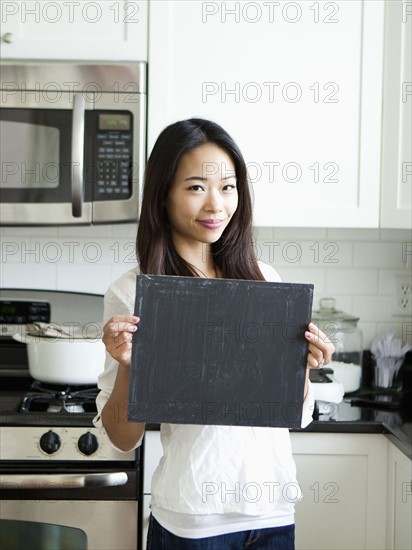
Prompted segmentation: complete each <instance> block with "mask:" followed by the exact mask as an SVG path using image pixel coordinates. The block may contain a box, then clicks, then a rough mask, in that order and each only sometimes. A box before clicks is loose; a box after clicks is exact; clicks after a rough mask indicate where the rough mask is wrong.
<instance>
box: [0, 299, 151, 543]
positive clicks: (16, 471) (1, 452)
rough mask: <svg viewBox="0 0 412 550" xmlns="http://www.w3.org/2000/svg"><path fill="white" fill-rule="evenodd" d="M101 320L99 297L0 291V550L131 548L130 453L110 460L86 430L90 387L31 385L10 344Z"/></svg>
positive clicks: (134, 455)
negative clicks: (34, 330) (41, 327)
mask: <svg viewBox="0 0 412 550" xmlns="http://www.w3.org/2000/svg"><path fill="white" fill-rule="evenodd" d="M39 304H41V305H42V307H41V308H40V307H39ZM102 315H103V296H98V295H91V294H90V295H86V294H80V293H73V292H70V293H65V292H57V291H43V290H20V289H12V290H8V289H1V290H0V489H1V505H0V545H1V544H3V546H2V547H4V548H10V549H14V548H18V549H20V548H26V547H27V548H42V549H43V550H45V549H49V548H52V549H53V550H57V549H62V548H70V549H72V548H75V549H76V550H83V549H84V550H86V549H87V550H114V549H119V550H120V549H122V550H136V549H137V548H138V547H139V544H138V540H139V529H140V528H139V513H140V498H139V487H140V476H141V462H140V449H137V450H136V451H132V452H128V453H122V452H120V451H117V450H116V449H114V448H113V447H112V446H111V445H110V442H109V440H108V437H107V435H106V433H105V431H104V430H103V429H101V428H96V427H95V426H94V425H93V422H92V421H93V418H94V416H95V415H96V414H97V410H96V395H97V392H98V389H97V387H96V385H93V384H92V385H90V384H89V385H78V386H67V385H66V384H65V383H64V380H61V381H59V382H61V383H59V384H58V385H56V384H48V383H44V381H38V380H34V379H33V378H31V377H30V372H31V371H30V370H29V369H28V357H27V349H26V345H25V344H23V343H21V342H19V341H16V340H15V339H13V338H12V336H13V334H15V333H16V332H19V331H22V330H23V327H22V325H23V324H27V323H39V322H45V323H49V324H51V325H53V326H60V325H61V326H63V325H64V324H65V322H70V323H73V322H76V323H78V324H80V325H82V326H84V325H86V324H87V323H93V324H95V323H96V324H97V323H98V322H99V321H100V322H101V318H102ZM50 345H52V346H53V345H54V344H53V343H52V344H50ZM83 368H84V369H87V368H88V365H87V364H84V366H83ZM55 369H56V370H57V371H58V369H59V364H58V361H57V362H56V365H55ZM22 533H24V542H25V543H24V544H21V536H22ZM43 538H45V539H46V542H44V543H43ZM33 540H34V541H35V542H34V543H33V544H31V543H30V541H33ZM69 540H70V541H71V542H68V541H69Z"/></svg>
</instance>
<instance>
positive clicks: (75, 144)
mask: <svg viewBox="0 0 412 550" xmlns="http://www.w3.org/2000/svg"><path fill="white" fill-rule="evenodd" d="M85 110H86V102H85V99H84V97H83V94H75V95H74V96H73V129H72V170H71V173H72V214H73V217H74V218H81V216H82V211H83V195H84V190H83V164H84V115H85Z"/></svg>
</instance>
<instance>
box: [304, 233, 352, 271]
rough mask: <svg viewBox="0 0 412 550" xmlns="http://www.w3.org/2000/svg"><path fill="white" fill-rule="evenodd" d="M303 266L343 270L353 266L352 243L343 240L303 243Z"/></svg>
mask: <svg viewBox="0 0 412 550" xmlns="http://www.w3.org/2000/svg"><path fill="white" fill-rule="evenodd" d="M301 249H302V258H301V262H300V263H301V265H302V266H307V267H324V268H327V269H342V268H343V267H351V266H352V243H350V242H347V241H342V240H337V239H335V240H328V241H319V240H318V241H316V240H313V241H303V242H302V243H301Z"/></svg>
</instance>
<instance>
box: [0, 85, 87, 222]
mask: <svg viewBox="0 0 412 550" xmlns="http://www.w3.org/2000/svg"><path fill="white" fill-rule="evenodd" d="M2 95H3V99H4V100H5V101H6V104H4V102H2V109H1V114H0V128H1V141H0V144H1V171H2V177H1V196H2V204H1V220H2V224H6V225H7V224H16V223H17V224H21V225H24V224H27V225H30V224H45V223H47V224H49V223H55V224H61V223H68V224H69V223H91V221H92V197H91V191H92V187H91V182H92V181H93V174H92V173H91V170H85V169H84V168H85V166H86V163H85V160H87V159H91V158H92V155H93V147H94V144H93V141H92V140H90V139H85V135H86V136H91V137H92V136H93V135H94V129H93V126H94V122H93V107H94V105H93V98H92V97H91V99H92V101H87V102H86V101H85V98H84V97H83V95H82V94H72V93H63V92H59V96H58V100H57V101H51V99H52V96H50V100H48V98H47V95H46V96H45V95H44V94H43V93H41V92H40V91H33V92H28V91H27V92H26V95H22V97H20V95H19V94H15V95H12V96H7V95H6V94H5V92H4V91H3V93H2Z"/></svg>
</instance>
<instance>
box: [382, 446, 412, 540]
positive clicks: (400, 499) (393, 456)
mask: <svg viewBox="0 0 412 550" xmlns="http://www.w3.org/2000/svg"><path fill="white" fill-rule="evenodd" d="M411 518H412V461H411V459H410V458H408V457H407V456H406V455H405V454H403V453H402V452H401V451H400V450H399V449H398V448H397V447H395V445H393V443H389V452H388V531H387V545H386V548H387V549H388V550H410V549H411V548H412V522H411Z"/></svg>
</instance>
